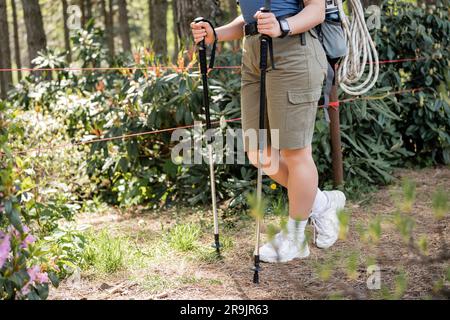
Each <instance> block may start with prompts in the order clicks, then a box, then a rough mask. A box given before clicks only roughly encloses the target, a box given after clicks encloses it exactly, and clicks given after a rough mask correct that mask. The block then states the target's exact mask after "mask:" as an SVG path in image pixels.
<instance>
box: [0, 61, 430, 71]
mask: <svg viewBox="0 0 450 320" xmlns="http://www.w3.org/2000/svg"><path fill="white" fill-rule="evenodd" d="M420 60H436V59H431V58H426V57H417V58H405V59H395V60H382V61H379V62H378V63H379V64H393V63H402V62H412V61H420ZM236 69H241V66H238V65H235V66H216V67H214V68H213V70H236ZM138 70H143V71H157V70H174V71H188V70H198V67H197V66H187V67H178V66H148V67H98V68H94V67H92V68H70V67H69V68H36V69H33V68H4V69H0V72H19V71H22V72H40V71H41V72H42V71H51V72H62V71H66V72H69V71H73V72H82V71H138Z"/></svg>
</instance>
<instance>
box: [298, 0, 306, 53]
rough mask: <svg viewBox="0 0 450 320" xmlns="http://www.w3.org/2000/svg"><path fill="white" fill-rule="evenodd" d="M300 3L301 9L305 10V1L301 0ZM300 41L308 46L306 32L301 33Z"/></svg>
mask: <svg viewBox="0 0 450 320" xmlns="http://www.w3.org/2000/svg"><path fill="white" fill-rule="evenodd" d="M299 4H300V11H301V10H303V9H304V8H305V3H304V2H303V0H300V1H299ZM300 43H301V45H302V46H306V38H305V34H304V33H301V34H300Z"/></svg>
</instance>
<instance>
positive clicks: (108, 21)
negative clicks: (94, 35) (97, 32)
mask: <svg viewBox="0 0 450 320" xmlns="http://www.w3.org/2000/svg"><path fill="white" fill-rule="evenodd" d="M100 5H101V9H102V14H103V18H104V21H105V38H106V43H107V45H108V50H109V54H110V55H111V58H112V57H114V55H115V48H114V30H113V29H114V19H113V18H114V13H113V12H112V9H113V5H112V0H109V1H108V8H106V0H101V2H100Z"/></svg>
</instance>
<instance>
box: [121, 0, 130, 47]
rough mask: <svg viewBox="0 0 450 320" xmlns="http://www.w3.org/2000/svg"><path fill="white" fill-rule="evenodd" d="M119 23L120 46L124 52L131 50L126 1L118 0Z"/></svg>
mask: <svg viewBox="0 0 450 320" xmlns="http://www.w3.org/2000/svg"><path fill="white" fill-rule="evenodd" d="M118 2H119V25H120V38H121V39H122V48H123V51H124V52H131V41H130V26H129V24H128V10H127V1H126V0H119V1H118Z"/></svg>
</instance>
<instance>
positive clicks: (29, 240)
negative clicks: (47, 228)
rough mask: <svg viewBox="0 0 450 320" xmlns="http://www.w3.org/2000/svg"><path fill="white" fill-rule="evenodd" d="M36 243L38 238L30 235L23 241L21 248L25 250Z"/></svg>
mask: <svg viewBox="0 0 450 320" xmlns="http://www.w3.org/2000/svg"><path fill="white" fill-rule="evenodd" d="M34 242H36V238H35V237H34V236H32V235H31V234H28V235H27V236H26V238H25V239H24V240H23V242H22V243H21V244H20V248H22V249H24V248H26V247H28V245H30V244H32V243H34Z"/></svg>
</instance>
